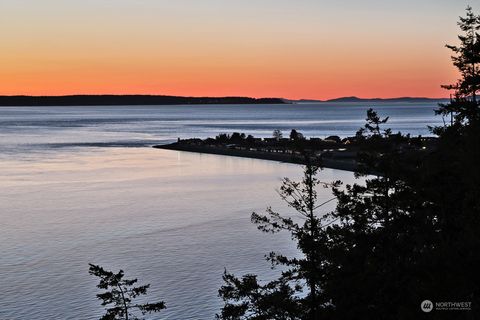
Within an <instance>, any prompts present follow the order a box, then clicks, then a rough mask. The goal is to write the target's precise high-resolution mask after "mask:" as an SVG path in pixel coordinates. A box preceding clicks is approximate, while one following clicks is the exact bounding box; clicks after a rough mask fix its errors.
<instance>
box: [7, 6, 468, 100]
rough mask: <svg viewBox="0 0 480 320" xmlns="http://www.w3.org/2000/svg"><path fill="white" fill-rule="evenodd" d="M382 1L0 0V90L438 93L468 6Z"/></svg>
mask: <svg viewBox="0 0 480 320" xmlns="http://www.w3.org/2000/svg"><path fill="white" fill-rule="evenodd" d="M389 2H390V1H377V0H369V1H362V2H361V4H360V3H359V2H358V1H353V0H349V1H343V2H342V4H341V5H340V4H333V3H332V2H331V1H312V0H298V1H285V0H277V1H273V0H262V1H250V0H247V1H246V0H242V1H218V0H205V1H197V0H181V1H166V0H155V1H154V0H142V1H133V0H115V1H114V0H96V1H93V0H87V1H75V2H74V1H64V0H45V1H34V0H21V1H19V0H15V1H13V0H5V1H2V3H1V4H0V37H1V39H2V46H1V48H2V49H1V50H0V62H1V68H0V94H1V95H16V94H30V95H63V94H78V93H82V94H100V93H112V94H168V95H188V96H231V95H242V96H252V97H266V96H271V97H285V98H316V99H326V98H335V97H339V96H347V95H348V96H350V95H356V96H360V97H398V96H426V97H445V96H447V95H448V93H447V92H446V91H445V90H443V89H441V88H440V85H441V84H445V83H451V82H452V81H454V80H455V79H456V78H457V74H456V72H455V70H454V69H453V67H452V66H451V63H450V60H449V56H450V52H449V50H448V49H446V48H444V44H445V43H446V42H449V43H456V34H457V33H458V32H457V30H458V28H457V25H456V21H457V17H458V16H459V15H461V14H463V12H464V9H465V7H466V5H467V2H466V1H433V0H425V1H420V2H421V3H418V2H419V1H403V3H400V2H395V3H389ZM387 3H388V4H387ZM346 8H348V10H346ZM474 9H475V8H474Z"/></svg>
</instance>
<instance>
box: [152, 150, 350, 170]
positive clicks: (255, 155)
mask: <svg viewBox="0 0 480 320" xmlns="http://www.w3.org/2000/svg"><path fill="white" fill-rule="evenodd" d="M153 148H156V149H164V150H174V151H184V152H194V153H205V154H214V155H223V156H230V157H240V158H249V159H259V160H269V161H276V162H283V163H293V164H300V165H303V164H305V162H304V160H302V158H299V157H295V156H293V155H291V154H284V153H267V152H262V151H249V150H237V149H227V148H222V147H214V146H198V145H186V144H178V143H171V144H166V145H156V146H153ZM357 166H358V165H357V162H356V161H355V160H352V159H331V158H325V159H322V167H324V168H329V169H336V170H344V171H351V172H355V171H356V169H357Z"/></svg>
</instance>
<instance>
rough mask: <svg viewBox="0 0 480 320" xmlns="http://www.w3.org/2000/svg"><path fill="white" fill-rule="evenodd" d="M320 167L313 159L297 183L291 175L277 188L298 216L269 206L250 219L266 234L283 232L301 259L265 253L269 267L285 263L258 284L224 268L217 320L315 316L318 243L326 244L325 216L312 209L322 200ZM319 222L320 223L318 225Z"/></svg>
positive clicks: (252, 277) (319, 266) (319, 258)
mask: <svg viewBox="0 0 480 320" xmlns="http://www.w3.org/2000/svg"><path fill="white" fill-rule="evenodd" d="M319 169H320V168H319V167H318V166H317V165H315V164H313V163H311V162H309V163H308V164H307V165H306V166H305V171H304V178H303V180H302V181H301V182H296V181H292V180H290V179H289V178H285V179H284V180H283V184H282V186H281V188H280V190H279V194H280V197H281V199H282V200H283V201H285V202H286V203H287V204H288V206H289V207H290V208H292V209H294V211H295V212H296V213H297V218H298V219H294V218H291V217H285V216H282V215H280V214H279V213H277V212H275V211H274V210H273V209H272V208H268V209H267V214H266V215H260V214H257V213H253V214H252V222H253V223H254V224H256V225H257V227H258V229H259V230H260V231H263V232H267V233H277V232H280V231H287V232H289V233H290V234H291V236H292V239H293V240H294V241H295V243H296V244H297V247H298V248H299V250H300V251H301V252H302V254H303V257H302V258H289V257H286V256H284V255H281V254H278V253H275V252H271V253H270V254H269V256H268V257H267V260H269V261H270V262H271V263H272V266H283V267H284V268H286V269H285V270H283V271H282V274H281V277H280V278H279V279H277V280H274V281H271V282H268V283H265V284H262V283H259V281H258V280H257V277H256V276H255V275H251V274H249V275H245V276H243V277H242V278H241V279H239V278H237V277H235V276H234V275H233V274H230V273H228V272H227V271H225V274H224V276H223V279H224V281H225V284H224V285H223V286H222V287H221V288H220V290H219V295H220V297H222V298H223V300H224V301H225V306H224V308H223V309H222V312H221V314H220V315H217V317H218V318H219V319H317V318H318V316H319V308H320V305H321V304H322V303H323V301H322V300H321V299H320V296H319V292H320V290H321V286H320V284H321V280H322V273H321V269H322V262H323V261H322V248H323V246H324V241H325V240H326V239H325V237H324V232H323V228H324V227H325V225H327V224H328V223H331V222H329V221H326V220H324V218H323V216H319V215H317V214H316V211H317V210H318V209H319V208H320V207H322V206H323V205H325V204H327V203H329V202H331V201H333V200H334V198H332V199H330V200H329V201H326V202H324V203H318V201H317V191H316V188H317V187H318V185H322V186H323V187H328V186H330V184H327V183H323V182H320V181H319V180H318V179H317V178H316V175H317V172H318V171H319ZM322 223H323V225H322Z"/></svg>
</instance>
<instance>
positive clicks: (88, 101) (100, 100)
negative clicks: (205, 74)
mask: <svg viewBox="0 0 480 320" xmlns="http://www.w3.org/2000/svg"><path fill="white" fill-rule="evenodd" d="M283 103H286V102H285V101H284V100H283V99H279V98H248V97H177V96H163V95H68V96H0V106H119V105H180V104H283Z"/></svg>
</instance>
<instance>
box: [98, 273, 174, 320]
mask: <svg viewBox="0 0 480 320" xmlns="http://www.w3.org/2000/svg"><path fill="white" fill-rule="evenodd" d="M89 265H90V269H89V273H90V274H91V275H94V276H96V277H98V278H100V282H99V284H98V285H97V287H98V288H100V289H104V290H106V291H105V292H103V293H100V294H97V297H98V299H99V300H101V301H102V306H108V307H107V308H106V313H105V315H104V316H103V317H102V318H101V320H129V319H130V320H140V319H141V318H138V317H137V316H136V315H135V313H134V310H137V311H139V312H140V313H142V314H143V315H145V314H147V313H153V312H159V311H160V310H162V309H165V308H166V307H165V303H164V302H163V301H160V302H155V303H144V304H139V303H134V300H135V299H136V298H137V297H139V296H142V295H146V294H147V290H148V288H149V287H150V285H149V284H147V285H143V286H138V287H134V285H135V283H137V279H133V280H127V279H124V278H123V276H124V273H123V271H122V270H120V271H119V272H118V273H113V272H111V271H107V270H105V269H103V268H102V267H100V266H98V265H93V264H89Z"/></svg>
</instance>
